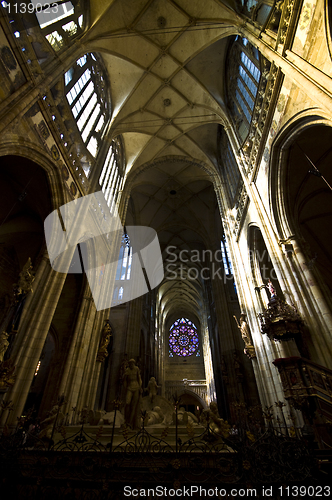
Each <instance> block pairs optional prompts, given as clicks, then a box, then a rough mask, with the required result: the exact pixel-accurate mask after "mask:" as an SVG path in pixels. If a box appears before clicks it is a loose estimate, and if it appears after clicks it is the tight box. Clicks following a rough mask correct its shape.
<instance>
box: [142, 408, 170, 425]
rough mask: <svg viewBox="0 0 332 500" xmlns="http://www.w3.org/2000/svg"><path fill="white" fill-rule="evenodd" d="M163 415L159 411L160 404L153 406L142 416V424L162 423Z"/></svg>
mask: <svg viewBox="0 0 332 500" xmlns="http://www.w3.org/2000/svg"><path fill="white" fill-rule="evenodd" d="M164 419H165V416H164V414H163V412H162V411H161V408H160V406H155V407H154V408H153V410H152V411H148V412H147V413H146V415H145V418H144V425H145V426H148V425H155V424H162V423H163V422H164Z"/></svg>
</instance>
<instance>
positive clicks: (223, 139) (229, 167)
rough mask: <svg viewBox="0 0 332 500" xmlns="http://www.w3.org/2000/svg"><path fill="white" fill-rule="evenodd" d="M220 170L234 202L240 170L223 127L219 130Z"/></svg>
mask: <svg viewBox="0 0 332 500" xmlns="http://www.w3.org/2000/svg"><path fill="white" fill-rule="evenodd" d="M218 143H219V154H220V156H219V170H220V173H221V175H222V177H223V180H224V182H225V185H226V187H227V190H228V193H229V197H230V201H231V203H234V200H235V196H236V193H237V192H238V190H239V183H240V177H241V175H240V170H239V167H238V164H237V161H236V158H235V156H234V153H233V149H232V146H231V143H230V141H229V139H228V136H227V134H226V132H225V130H224V128H223V127H221V126H220V130H219V140H218Z"/></svg>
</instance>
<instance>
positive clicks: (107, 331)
mask: <svg viewBox="0 0 332 500" xmlns="http://www.w3.org/2000/svg"><path fill="white" fill-rule="evenodd" d="M111 337H112V328H111V325H110V321H109V319H106V320H105V325H104V328H103V331H102V334H101V339H100V344H99V349H98V353H97V361H100V362H101V363H102V362H103V361H105V358H106V357H107V356H108V350H107V348H108V344H109V343H110V340H111Z"/></svg>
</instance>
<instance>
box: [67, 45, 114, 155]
mask: <svg viewBox="0 0 332 500" xmlns="http://www.w3.org/2000/svg"><path fill="white" fill-rule="evenodd" d="M64 81H65V92H66V97H67V101H68V104H69V106H70V109H71V112H72V114H73V117H74V118H75V120H76V125H77V128H78V130H79V132H80V134H81V138H82V141H83V142H84V144H85V146H86V147H87V149H88V151H89V152H90V154H91V155H92V156H93V157H96V156H97V153H98V149H99V144H100V139H101V137H102V135H103V132H104V130H105V127H106V125H107V121H108V117H109V113H110V106H109V101H110V100H109V97H108V94H107V92H108V91H107V84H106V76H105V72H104V71H103V69H102V66H101V63H100V62H99V61H98V60H97V57H96V56H95V55H94V54H92V53H88V54H85V55H84V56H82V57H80V58H79V59H78V60H77V61H76V64H75V65H74V66H73V67H71V68H70V69H69V70H68V71H67V72H66V73H65V75H64Z"/></svg>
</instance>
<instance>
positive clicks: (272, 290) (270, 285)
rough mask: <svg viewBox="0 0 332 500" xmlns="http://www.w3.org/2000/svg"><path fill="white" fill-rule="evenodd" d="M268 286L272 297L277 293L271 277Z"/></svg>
mask: <svg viewBox="0 0 332 500" xmlns="http://www.w3.org/2000/svg"><path fill="white" fill-rule="evenodd" d="M267 288H268V290H269V292H270V294H271V299H272V298H273V297H275V296H276V295H277V294H276V289H275V288H274V286H273V283H272V281H271V280H270V279H269V281H268V283H267Z"/></svg>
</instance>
